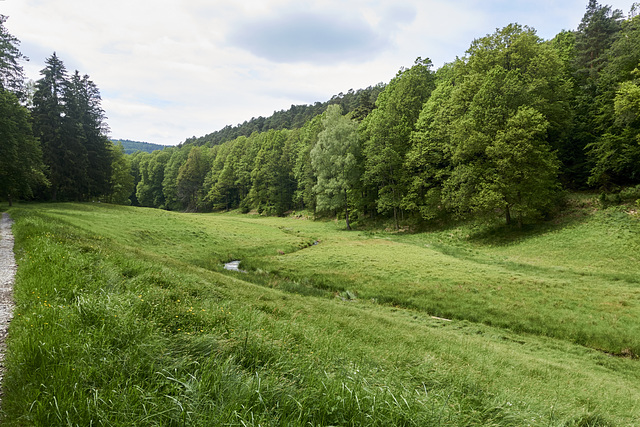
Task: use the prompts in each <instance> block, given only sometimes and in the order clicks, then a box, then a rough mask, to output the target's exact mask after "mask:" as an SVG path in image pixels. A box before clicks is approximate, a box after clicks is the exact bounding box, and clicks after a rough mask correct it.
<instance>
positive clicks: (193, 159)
mask: <svg viewBox="0 0 640 427" xmlns="http://www.w3.org/2000/svg"><path fill="white" fill-rule="evenodd" d="M209 168H210V163H209V156H208V153H207V149H206V148H201V147H192V148H191V149H190V150H189V157H188V158H187V161H186V162H185V163H184V164H183V165H182V166H180V170H179V171H178V178H177V182H176V184H177V189H176V190H177V194H178V198H179V199H180V200H181V201H182V204H183V205H184V206H185V209H186V210H187V211H189V212H193V211H195V210H197V208H198V205H199V204H200V200H201V198H202V194H201V188H202V183H203V181H204V178H205V175H206V174H207V170H208V169H209Z"/></svg>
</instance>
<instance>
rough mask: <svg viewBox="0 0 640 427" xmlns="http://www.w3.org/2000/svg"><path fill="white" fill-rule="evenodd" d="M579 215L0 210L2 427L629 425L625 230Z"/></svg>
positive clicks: (576, 204) (84, 207)
mask: <svg viewBox="0 0 640 427" xmlns="http://www.w3.org/2000/svg"><path fill="white" fill-rule="evenodd" d="M598 206H599V205H598V203H597V202H596V201H595V200H594V199H593V198H591V197H589V196H579V197H573V198H572V199H571V201H570V206H569V209H568V210H567V211H566V214H565V215H564V216H563V217H562V218H560V219H557V220H556V221H554V222H549V223H546V224H543V225H541V226H535V227H528V228H526V229H524V230H520V231H515V230H513V229H509V228H505V227H494V226H487V225H478V224H471V223H470V224H459V225H458V226H455V227H450V228H448V229H444V230H439V231H433V232H429V233H420V234H404V233H388V232H369V231H361V232H345V231H343V230H342V228H343V227H342V224H336V223H335V222H333V221H327V222H319V221H309V220H305V219H304V218H302V217H300V216H294V217H291V218H274V217H261V216H257V215H237V214H184V213H183V214H181V213H173V212H167V211H162V210H153V209H144V208H134V207H116V206H110V205H105V204H64V205H63V204H46V205H35V204H34V205H25V206H21V207H18V208H13V209H10V210H9V213H10V214H11V215H12V217H13V218H14V220H15V221H16V222H15V225H14V234H15V238H16V254H17V257H18V259H17V262H18V265H19V271H18V275H17V282H16V287H15V299H16V303H17V308H16V313H15V317H14V320H13V323H12V325H11V330H10V335H9V336H10V343H9V345H10V351H9V353H8V357H7V361H6V365H7V372H6V375H5V388H4V397H3V412H4V413H5V418H4V419H3V425H56V424H60V423H61V422H62V421H61V420H64V423H65V424H69V425H90V424H92V423H93V424H96V425H98V424H101V423H107V422H108V424H109V425H150V424H151V425H181V424H184V425H201V426H208V425H219V424H231V425H236V424H237V425H301V426H302V425H380V426H382V425H416V426H418V425H460V426H462V425H464V426H470V425H478V426H485V425H493V426H507V425H509V426H513V425H532V426H538V425H539V426H615V425H621V426H629V425H637V422H638V419H637V414H638V411H637V409H638V402H639V401H640V386H639V384H640V381H639V380H640V365H638V358H637V355H638V354H639V353H640V342H639V341H638V337H639V336H640V335H639V330H640V323H639V322H638V319H639V318H640V311H639V310H640V306H639V305H638V290H637V283H638V277H640V271H639V268H638V266H639V265H640V264H639V263H638V259H637V254H638V249H639V248H638V241H637V235H638V233H639V232H640V221H638V218H637V216H636V214H634V213H633V212H632V211H630V210H627V209H626V208H624V207H623V208H621V207H614V208H608V209H601V208H599V207H598ZM232 259H239V260H241V261H242V264H241V268H242V269H244V270H248V271H249V273H246V274H243V273H234V272H226V271H225V270H223V268H222V263H224V262H227V261H230V260H232ZM26 408H28V410H27V409H26Z"/></svg>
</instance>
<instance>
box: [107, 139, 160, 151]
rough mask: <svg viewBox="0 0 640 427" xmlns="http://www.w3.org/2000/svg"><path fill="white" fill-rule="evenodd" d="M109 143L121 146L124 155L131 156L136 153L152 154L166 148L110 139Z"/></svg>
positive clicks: (151, 144) (149, 143) (146, 143)
mask: <svg viewBox="0 0 640 427" xmlns="http://www.w3.org/2000/svg"><path fill="white" fill-rule="evenodd" d="M111 142H113V143H114V144H117V143H120V144H122V147H123V148H124V153H125V154H133V153H135V152H136V151H142V152H145V153H153V152H154V151H157V150H162V149H164V148H165V147H166V145H160V144H153V143H151V142H142V141H131V140H128V139H117V140H115V139H112V140H111Z"/></svg>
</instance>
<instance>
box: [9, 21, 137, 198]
mask: <svg viewBox="0 0 640 427" xmlns="http://www.w3.org/2000/svg"><path fill="white" fill-rule="evenodd" d="M6 20H7V17H6V16H2V15H0V110H1V111H0V159H1V163H0V197H3V198H5V199H6V200H8V201H9V204H10V205H11V203H12V201H13V200H14V199H18V198H21V199H37V200H51V201H70V200H72V201H86V200H96V199H102V200H105V201H113V202H125V201H126V200H128V197H129V196H130V191H131V187H132V185H133V177H132V176H131V173H130V170H131V166H130V163H129V161H128V159H126V158H125V157H124V152H123V151H122V149H121V147H116V146H114V145H113V144H112V143H111V142H110V141H109V139H108V138H107V134H108V126H107V123H106V116H105V113H104V110H103V109H102V107H101V98H100V91H99V89H98V87H97V86H96V84H95V83H94V82H93V81H92V80H91V79H90V78H89V76H88V75H82V74H80V72H79V71H75V72H74V73H73V74H72V75H69V74H68V73H67V71H66V68H65V66H64V63H63V62H62V60H61V59H60V58H58V56H57V55H56V54H55V53H53V54H52V55H51V57H49V58H47V60H46V67H45V68H44V69H43V70H42V71H41V72H40V74H41V76H42V77H41V78H40V79H39V80H38V81H36V82H35V83H34V82H29V83H27V82H26V80H25V76H24V72H23V68H22V66H21V65H20V63H21V61H22V60H24V59H26V58H25V57H24V56H23V55H22V53H21V52H20V50H19V40H18V39H17V38H16V37H14V36H12V35H11V34H9V32H8V31H7V30H6V28H5V26H4V23H5V22H6Z"/></svg>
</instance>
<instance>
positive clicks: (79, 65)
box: [0, 0, 633, 145]
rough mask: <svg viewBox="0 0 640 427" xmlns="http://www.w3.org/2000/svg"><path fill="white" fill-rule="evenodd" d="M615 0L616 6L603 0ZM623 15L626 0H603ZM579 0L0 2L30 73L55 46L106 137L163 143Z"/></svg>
mask: <svg viewBox="0 0 640 427" xmlns="http://www.w3.org/2000/svg"><path fill="white" fill-rule="evenodd" d="M613 1H615V3H614V2H613ZM613 1H612V2H611V3H606V2H603V4H610V5H611V6H612V7H613V8H614V9H620V10H622V11H623V12H624V13H625V15H626V14H627V13H628V12H629V10H630V9H631V6H632V4H633V1H632V0H613ZM587 3H588V1H587V0H579V1H577V0H562V1H560V0H558V1H553V0H533V1H528V0H449V1H445V0H322V1H319V0H318V1H305V0H261V1H259V0H242V1H231V0H225V1H223V0H208V1H207V0H108V1H107V0H0V14H2V15H5V16H8V21H7V22H6V24H5V26H6V27H7V29H8V30H9V32H10V33H11V34H12V35H14V36H15V37H17V38H18V39H19V40H20V42H21V44H20V49H21V51H22V53H24V54H25V55H26V56H27V57H29V58H30V61H29V62H27V63H25V64H24V68H25V73H26V74H27V77H28V78H30V79H33V80H37V79H39V78H40V70H42V69H43V68H44V67H45V60H46V59H47V58H48V57H50V56H51V55H52V53H53V52H56V54H57V56H58V57H59V58H60V59H61V60H62V61H63V62H64V64H65V66H66V68H67V71H68V73H69V74H72V73H73V72H74V71H75V70H78V71H79V72H80V73H81V74H83V75H84V74H88V75H89V76H90V78H91V80H93V82H94V83H95V84H96V85H97V86H98V88H99V89H100V92H101V95H102V107H103V109H104V110H105V112H106V115H107V117H108V120H107V122H108V124H109V127H110V129H111V132H110V137H112V138H115V139H130V140H134V141H146V142H152V143H157V144H164V145H176V144H179V143H181V142H184V141H185V139H187V138H189V137H192V136H202V135H205V134H208V133H211V132H213V131H216V130H219V129H221V128H223V127H224V126H226V125H232V126H233V125H236V124H239V123H242V122H244V121H245V120H250V119H251V118H253V117H259V116H264V117H268V116H270V115H271V114H272V113H273V112H274V111H279V110H286V109H288V108H290V106H291V105H299V104H313V103H314V102H317V101H318V102H324V101H327V100H329V99H330V98H331V97H332V96H333V95H336V94H338V93H340V92H347V91H348V90H349V89H354V90H357V89H361V88H366V87H368V86H371V85H375V84H377V83H380V82H383V83H388V82H389V81H390V80H391V79H392V78H393V77H394V75H395V74H396V72H397V71H398V70H399V69H400V68H401V67H410V66H411V65H412V64H413V63H414V61H415V59H416V58H417V57H422V58H430V59H431V60H432V62H433V64H434V66H435V68H439V67H441V66H442V65H443V64H445V63H448V62H452V61H453V60H455V59H456V57H462V56H464V54H465V51H466V50H467V49H468V47H469V45H470V44H471V42H472V41H473V40H474V39H477V38H480V37H483V36H485V35H487V34H491V33H493V32H494V31H495V30H496V29H497V28H502V27H504V26H506V25H508V24H510V23H514V22H516V23H519V24H521V25H528V26H530V27H533V28H535V29H536V30H537V32H538V35H539V36H540V37H542V38H544V39H550V38H553V37H554V36H555V35H556V34H557V33H559V32H560V31H562V30H574V29H576V28H577V27H578V25H579V23H580V20H581V19H582V16H583V15H584V12H585V10H586V5H587Z"/></svg>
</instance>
